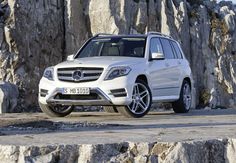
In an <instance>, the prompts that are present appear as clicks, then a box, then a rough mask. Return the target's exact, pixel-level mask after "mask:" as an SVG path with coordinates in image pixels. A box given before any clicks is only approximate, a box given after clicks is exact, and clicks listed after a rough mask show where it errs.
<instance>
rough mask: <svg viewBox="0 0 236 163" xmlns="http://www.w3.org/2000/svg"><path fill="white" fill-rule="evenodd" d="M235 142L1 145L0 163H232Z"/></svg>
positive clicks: (231, 140)
mask: <svg viewBox="0 0 236 163" xmlns="http://www.w3.org/2000/svg"><path fill="white" fill-rule="evenodd" d="M235 146H236V141H235V139H229V140H209V141H189V142H171V143H166V142H153V143H132V142H123V143H114V144H97V145H93V144H82V145H77V144H74V145H45V146H42V145H39V146H36V145H35V146H23V145H21V146H17V145H0V162H9V163H13V162H14V163H15V162H18V163H24V162H67V163H72V162H114V163H118V162H127V163H129V162H134V163H136V162H137V163H157V162H160V163H171V162H188V163H195V162H201V163H207V162H214V163H222V162H227V163H234V162H235V159H236V157H235Z"/></svg>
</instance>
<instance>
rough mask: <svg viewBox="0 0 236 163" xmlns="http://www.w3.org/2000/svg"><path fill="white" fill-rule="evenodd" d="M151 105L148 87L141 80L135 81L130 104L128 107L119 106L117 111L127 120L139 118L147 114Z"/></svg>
mask: <svg viewBox="0 0 236 163" xmlns="http://www.w3.org/2000/svg"><path fill="white" fill-rule="evenodd" d="M144 93H145V94H144ZM141 94H143V95H141ZM144 104H145V105H144ZM151 104H152V94H151V90H150V88H149V86H148V85H147V83H146V82H144V81H143V80H140V79H137V80H136V82H135V85H134V88H133V94H132V103H131V104H130V105H129V106H119V107H117V110H118V112H119V113H120V114H122V115H124V116H125V117H128V118H141V117H143V116H145V115H146V114H147V113H148V112H149V110H150V108H151ZM144 106H145V107H144Z"/></svg>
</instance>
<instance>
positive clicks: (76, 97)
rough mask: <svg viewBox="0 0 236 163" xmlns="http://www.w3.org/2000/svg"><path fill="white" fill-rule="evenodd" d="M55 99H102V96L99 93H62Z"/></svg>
mask: <svg viewBox="0 0 236 163" xmlns="http://www.w3.org/2000/svg"><path fill="white" fill-rule="evenodd" d="M54 99H60V100H100V99H101V97H100V96H99V95H98V94H97V93H90V94H89V95H63V94H61V93H58V94H56V96H55V97H54Z"/></svg>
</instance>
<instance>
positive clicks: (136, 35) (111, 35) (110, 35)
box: [93, 34, 176, 42]
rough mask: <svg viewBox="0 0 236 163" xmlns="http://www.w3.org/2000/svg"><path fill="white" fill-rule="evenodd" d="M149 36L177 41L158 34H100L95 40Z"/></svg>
mask: <svg viewBox="0 0 236 163" xmlns="http://www.w3.org/2000/svg"><path fill="white" fill-rule="evenodd" d="M148 36H156V37H159V38H165V39H169V40H172V41H175V42H176V40H174V39H173V38H172V37H166V36H165V35H156V34H148V35H147V34H121V35H119V34H118V35H115V34H114V35H113V34H99V35H95V36H94V38H93V39H96V38H147V37H148Z"/></svg>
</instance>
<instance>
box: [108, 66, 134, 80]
mask: <svg viewBox="0 0 236 163" xmlns="http://www.w3.org/2000/svg"><path fill="white" fill-rule="evenodd" d="M130 71H131V68H130V67H113V68H111V69H110V71H109V72H108V73H107V76H106V77H105V80H112V79H114V78H117V77H120V76H125V75H128V74H129V72H130Z"/></svg>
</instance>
